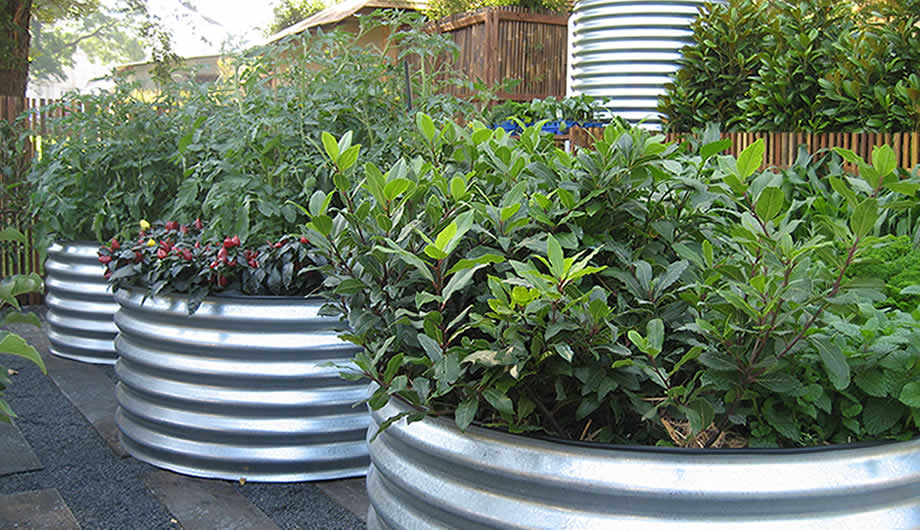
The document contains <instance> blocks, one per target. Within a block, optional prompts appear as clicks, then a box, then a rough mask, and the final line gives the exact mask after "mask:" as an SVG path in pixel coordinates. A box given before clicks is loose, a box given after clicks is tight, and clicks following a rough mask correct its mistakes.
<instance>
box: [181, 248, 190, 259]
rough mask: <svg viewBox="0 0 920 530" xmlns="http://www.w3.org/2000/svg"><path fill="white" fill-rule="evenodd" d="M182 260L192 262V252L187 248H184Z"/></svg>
mask: <svg viewBox="0 0 920 530" xmlns="http://www.w3.org/2000/svg"><path fill="white" fill-rule="evenodd" d="M182 258H183V259H185V261H192V251H191V250H189V249H187V248H183V249H182Z"/></svg>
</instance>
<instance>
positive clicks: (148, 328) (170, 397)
mask: <svg viewBox="0 0 920 530" xmlns="http://www.w3.org/2000/svg"><path fill="white" fill-rule="evenodd" d="M115 297H116V300H117V301H118V304H119V309H118V311H117V313H116V315H115V322H116V323H117V325H118V328H119V330H120V334H119V336H118V339H117V340H116V349H117V351H118V353H119V355H120V358H119V360H118V363H117V364H116V365H115V371H116V373H117V375H118V379H119V383H118V385H117V392H116V393H117V399H118V405H119V408H118V411H117V413H116V417H115V421H116V423H117V425H118V427H119V429H120V430H121V440H122V444H123V446H124V447H125V449H126V450H127V451H128V452H129V453H131V454H132V455H133V456H134V457H136V458H138V459H139V460H143V461H145V462H148V463H150V464H153V465H155V466H158V467H161V468H165V469H169V470H172V471H176V472H178V473H183V474H187V475H193V476H199V477H207V478H221V479H229V480H237V479H241V478H244V479H246V480H248V481H252V482H295V481H305V480H327V479H336V478H345V477H358V476H364V475H365V474H366V473H367V467H368V463H369V461H368V455H367V444H366V442H365V439H364V435H365V433H366V431H367V428H368V425H369V423H370V419H369V415H368V413H367V412H366V410H365V408H364V407H354V406H353V405H354V404H355V403H357V402H359V401H361V400H362V399H364V398H365V397H366V396H367V384H366V383H352V382H349V381H346V380H344V379H341V378H340V377H339V376H338V372H339V370H338V369H337V368H335V367H331V366H324V364H326V363H328V362H330V361H331V362H335V363H339V364H343V363H347V362H350V360H351V358H352V357H353V355H354V353H355V349H356V347H355V346H354V345H352V344H350V343H346V342H343V341H341V340H339V339H338V338H337V336H336V335H337V333H338V331H339V330H340V329H341V324H339V322H338V321H337V320H336V319H333V318H328V317H322V316H319V314H318V312H319V308H320V305H321V304H320V302H318V301H316V300H307V299H303V298H281V297H210V298H207V299H205V301H204V302H203V303H202V304H201V307H199V309H198V311H197V312H195V313H194V314H193V315H191V316H190V315H188V311H187V309H186V308H187V306H186V302H185V298H184V297H181V296H157V297H153V298H149V299H147V300H144V299H143V298H144V294H143V293H142V292H140V291H126V290H119V291H118V292H117V293H116V296H115Z"/></svg>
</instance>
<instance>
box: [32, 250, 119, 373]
mask: <svg viewBox="0 0 920 530" xmlns="http://www.w3.org/2000/svg"><path fill="white" fill-rule="evenodd" d="M98 248H99V244H98V243H93V242H81V241H62V242H55V243H53V244H52V245H51V247H49V248H48V259H47V260H46V261H45V291H46V294H45V304H46V305H47V306H48V328H49V329H48V341H49V342H50V343H51V347H50V351H51V353H52V354H54V355H56V356H58V357H64V358H66V359H72V360H75V361H82V362H86V363H94V364H115V360H116V359H117V358H118V355H117V354H116V353H115V344H114V340H115V336H116V335H117V334H118V328H116V327H115V321H114V320H113V317H114V315H115V309H116V308H117V307H118V304H116V303H115V299H114V298H113V296H112V293H111V292H110V291H109V285H108V283H107V282H106V280H105V278H104V277H103V276H102V275H103V273H104V272H105V268H104V267H103V266H102V265H101V264H100V263H99V260H98V257H99V256H98V255H97V254H96V251H97V250H98Z"/></svg>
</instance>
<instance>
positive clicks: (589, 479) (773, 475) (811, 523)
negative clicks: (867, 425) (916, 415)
mask: <svg viewBox="0 0 920 530" xmlns="http://www.w3.org/2000/svg"><path fill="white" fill-rule="evenodd" d="M405 410H408V408H407V407H406V406H405V405H404V404H402V403H395V402H394V401H393V400H391V401H390V403H389V404H388V405H387V406H386V407H384V408H383V409H381V410H380V411H377V412H374V413H372V419H373V421H374V424H373V425H372V426H371V429H370V431H369V433H368V439H370V436H372V435H373V433H374V432H376V429H377V427H378V426H379V425H380V424H381V423H382V422H383V420H385V419H386V418H388V417H390V416H392V415H394V414H397V413H398V412H401V411H405ZM370 453H371V468H370V471H369V472H368V476H367V490H368V495H369V497H370V501H371V507H370V510H369V513H368V528H370V529H382V528H407V529H414V528H578V529H591V528H596V529H608V528H624V529H625V528H628V529H630V530H637V529H638V530H642V529H651V528H659V529H660V528H675V529H677V528H680V529H682V530H684V529H697V528H698V529H705V530H712V529H713V528H725V529H728V528H731V529H735V528H745V529H752V528H755V529H767V528H769V529H784V530H785V529H788V528H796V529H803V528H805V529H816V530H817V529H821V530H825V529H828V528H920V439H917V440H913V441H909V442H899V443H890V444H880V445H875V446H871V447H859V448H846V447H837V448H830V449H820V450H788V451H785V450H780V451H775V452H756V451H745V452H738V453H733V454H725V453H712V452H702V451H668V450H656V449H654V448H648V449H645V448H638V449H629V448H624V449H609V448H595V447H583V446H574V445H567V444H561V443H553V442H547V441H542V440H534V439H530V438H526V437H522V436H513V435H509V434H506V433H501V432H497V431H491V430H487V429H481V428H477V427H470V428H469V429H468V430H467V432H466V433H461V432H459V430H457V428H456V427H455V426H454V425H453V421H451V420H447V419H444V418H438V419H431V418H428V419H425V420H423V421H421V422H417V423H413V424H411V425H407V424H406V423H405V420H403V421H401V422H397V423H396V424H394V425H393V426H391V427H390V428H389V429H388V430H387V431H385V432H384V433H383V434H381V435H380V436H379V437H378V438H377V439H376V440H375V441H374V442H373V443H371V444H370Z"/></svg>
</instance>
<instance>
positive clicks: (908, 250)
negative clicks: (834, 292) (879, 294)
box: [851, 236, 920, 313]
mask: <svg viewBox="0 0 920 530" xmlns="http://www.w3.org/2000/svg"><path fill="white" fill-rule="evenodd" d="M884 241H885V244H884V245H883V246H880V247H873V248H871V249H869V250H868V251H867V252H866V253H865V255H864V256H863V258H862V260H860V261H859V262H858V263H856V264H854V265H853V268H852V271H851V273H852V274H853V275H856V276H861V277H867V278H878V279H879V280H880V281H882V282H884V283H885V291H884V293H885V296H886V297H887V298H886V299H885V300H884V301H882V302H880V303H879V304H877V306H879V307H885V308H894V309H899V310H901V311H904V312H906V313H910V312H912V311H916V310H917V306H918V305H920V296H918V294H920V293H913V294H910V293H903V294H902V292H901V291H902V290H904V289H905V288H908V287H910V286H913V285H920V251H918V249H917V248H916V246H915V245H914V244H913V243H912V241H911V239H910V238H909V237H907V236H897V237H895V236H886V237H885V238H884Z"/></svg>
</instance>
